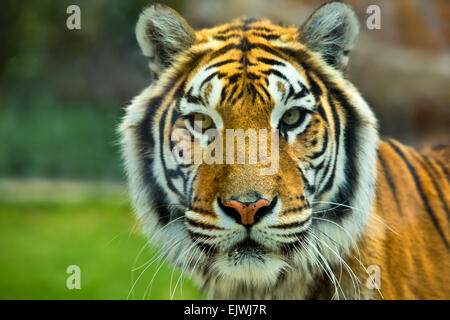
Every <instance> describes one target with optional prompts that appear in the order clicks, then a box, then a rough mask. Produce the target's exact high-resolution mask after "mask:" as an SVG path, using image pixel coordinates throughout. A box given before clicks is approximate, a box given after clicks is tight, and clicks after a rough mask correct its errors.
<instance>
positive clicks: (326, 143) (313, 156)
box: [308, 128, 328, 159]
mask: <svg viewBox="0 0 450 320" xmlns="http://www.w3.org/2000/svg"><path fill="white" fill-rule="evenodd" d="M323 139H324V141H323V147H322V149H321V150H320V151H318V152H316V153H313V155H312V156H310V157H308V158H310V159H317V158H318V157H320V156H321V155H323V154H324V153H325V151H326V150H327V147H328V129H327V128H325V134H324V136H323Z"/></svg>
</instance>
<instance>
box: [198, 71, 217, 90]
mask: <svg viewBox="0 0 450 320" xmlns="http://www.w3.org/2000/svg"><path fill="white" fill-rule="evenodd" d="M217 74H218V73H217V72H213V73H211V74H210V75H209V76H207V77H206V78H205V79H203V81H202V83H201V84H200V87H199V90H202V88H203V86H204V85H205V84H206V83H207V82H208V81H209V80H211V79H212V78H214V77H215V76H217Z"/></svg>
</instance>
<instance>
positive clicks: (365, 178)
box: [119, 2, 450, 299]
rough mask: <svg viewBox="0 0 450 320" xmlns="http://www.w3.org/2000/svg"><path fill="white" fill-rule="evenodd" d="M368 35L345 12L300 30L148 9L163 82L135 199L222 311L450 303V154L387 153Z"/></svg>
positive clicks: (135, 119)
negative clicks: (369, 82)
mask: <svg viewBox="0 0 450 320" xmlns="http://www.w3.org/2000/svg"><path fill="white" fill-rule="evenodd" d="M358 32H359V23H358V20H357V18H356V16H355V14H354V12H353V10H352V8H351V7H349V6H348V5H346V4H345V3H342V2H330V3H327V4H325V5H323V6H321V7H320V8H318V9H317V10H316V11H315V12H314V13H313V14H312V15H311V16H310V17H309V18H308V19H307V21H306V22H304V23H303V24H302V25H301V26H300V27H297V26H284V25H278V24H274V23H272V22H270V21H269V20H265V19H253V18H240V19H237V20H234V21H232V22H230V23H227V24H223V25H219V26H217V27H214V28H210V29H202V30H194V29H193V28H192V27H190V26H189V24H188V23H187V22H186V21H185V20H184V19H183V18H182V17H181V16H180V15H179V14H178V13H177V12H175V11H174V10H172V9H170V8H168V7H166V6H164V5H159V4H155V5H150V6H148V7H146V8H144V9H143V12H142V14H141V15H140V17H139V20H138V22H137V25H136V37H137V40H138V43H139V46H140V48H141V50H142V52H143V54H144V55H145V56H146V57H147V58H148V61H149V68H150V73H151V79H152V81H151V84H150V85H149V86H148V87H147V88H146V89H144V90H143V91H142V92H141V93H140V94H139V95H138V96H137V97H135V98H134V100H133V101H132V103H131V104H130V105H129V106H128V107H127V109H126V115H125V117H124V119H123V121H122V123H121V125H120V128H119V132H120V134H121V137H122V140H121V146H122V154H123V159H124V162H125V168H126V172H127V177H128V182H129V189H130V195H131V198H132V202H133V206H134V211H135V213H136V216H137V219H138V220H139V221H140V222H141V223H142V226H143V229H144V232H145V234H146V235H148V237H149V239H150V241H151V242H152V243H153V244H154V245H156V246H157V247H159V248H160V250H161V252H162V256H161V257H164V258H167V259H168V260H169V261H171V262H172V263H173V264H175V265H176V266H178V267H179V269H180V270H181V271H182V273H183V274H184V275H186V276H190V277H192V278H193V279H194V280H195V281H196V283H197V284H198V285H199V287H200V289H201V291H202V292H203V293H204V294H206V295H207V296H208V297H209V298H212V299H228V298H230V299H448V298H450V285H449V283H450V282H449V280H450V255H449V241H450V233H449V230H450V223H449V219H448V217H449V209H448V208H449V204H450V185H449V170H450V168H449V161H448V159H449V156H450V149H449V148H448V147H444V146H441V147H436V148H428V149H426V150H420V151H415V150H414V149H412V148H410V147H407V146H404V145H402V144H400V143H399V142H397V141H395V140H392V139H389V140H387V141H383V140H381V139H379V136H378V130H377V120H376V117H375V116H374V114H373V112H372V110H371V109H370V107H369V105H368V104H367V102H366V101H365V100H364V98H363V97H362V96H361V94H360V93H359V92H358V90H357V89H356V88H355V86H354V85H353V84H352V83H351V82H350V81H349V80H348V79H347V78H346V74H345V70H346V67H347V65H348V61H349V59H348V58H349V53H350V52H351V50H352V48H353V46H354V44H355V41H356V38H357V35H358ZM386 81H389V79H388V78H387V79H386ZM239 130H240V131H239ZM229 132H232V133H233V134H235V135H236V136H233V135H232V136H231V139H232V140H230V137H229V136H228V133H229ZM264 132H267V133H268V132H270V133H271V134H272V135H270V134H268V135H266V136H265V137H264V139H263V138H262V136H258V134H261V133H264ZM242 133H244V136H243V138H242V136H241V137H240V138H241V143H242V142H244V144H243V145H241V147H239V142H238V141H237V140H238V139H239V137H238V136H239V134H242ZM252 133H256V134H257V136H256V140H253V147H252V145H251V141H252V139H253V138H252ZM242 139H243V140H242ZM230 141H231V143H230ZM246 141H248V143H249V144H248V145H246V144H245V142H246ZM261 141H264V142H266V143H262V142H261ZM181 142H183V143H181ZM255 142H256V145H258V148H256V150H257V153H255V154H254V153H252V152H253V151H254V149H255V148H254V147H255ZM235 147H236V148H235ZM262 147H265V148H266V149H265V150H264V151H266V153H265V154H263V155H262V156H261V153H260V151H261V150H262V149H261V148H262ZM196 150H197V151H196ZM199 150H200V158H198V154H199V152H198V151H199ZM230 150H231V151H234V153H233V152H231V153H230V154H231V156H228V151H230ZM242 160H243V161H242ZM251 160H252V161H251ZM274 163H275V164H276V166H274V168H276V170H275V171H274V172H271V173H269V174H268V173H267V172H265V171H264V170H265V169H267V168H268V167H270V166H271V165H273V164H274Z"/></svg>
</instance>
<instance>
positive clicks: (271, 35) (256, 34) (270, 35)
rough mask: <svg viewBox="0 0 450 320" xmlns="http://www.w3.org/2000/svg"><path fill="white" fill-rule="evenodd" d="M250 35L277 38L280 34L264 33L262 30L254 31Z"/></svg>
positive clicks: (268, 38) (267, 38)
mask: <svg viewBox="0 0 450 320" xmlns="http://www.w3.org/2000/svg"><path fill="white" fill-rule="evenodd" d="M252 35H254V36H256V37H261V38H264V39H266V40H278V39H280V36H279V35H278V34H274V33H272V34H266V33H262V32H254V33H253V34H252Z"/></svg>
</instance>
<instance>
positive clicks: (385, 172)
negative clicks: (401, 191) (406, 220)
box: [378, 152, 403, 216]
mask: <svg viewBox="0 0 450 320" xmlns="http://www.w3.org/2000/svg"><path fill="white" fill-rule="evenodd" d="M378 161H379V162H380V165H381V167H382V168H383V171H382V173H383V175H384V177H385V178H386V181H387V183H388V185H389V189H390V190H391V193H392V196H393V197H394V201H395V206H396V207H397V212H398V213H399V214H400V215H401V216H402V215H403V214H402V209H401V207H402V206H401V205H400V202H399V201H398V198H397V192H396V188H395V184H394V180H393V179H392V176H391V173H390V170H389V167H388V165H387V163H386V161H385V160H384V159H383V157H382V156H381V153H380V152H378Z"/></svg>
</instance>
